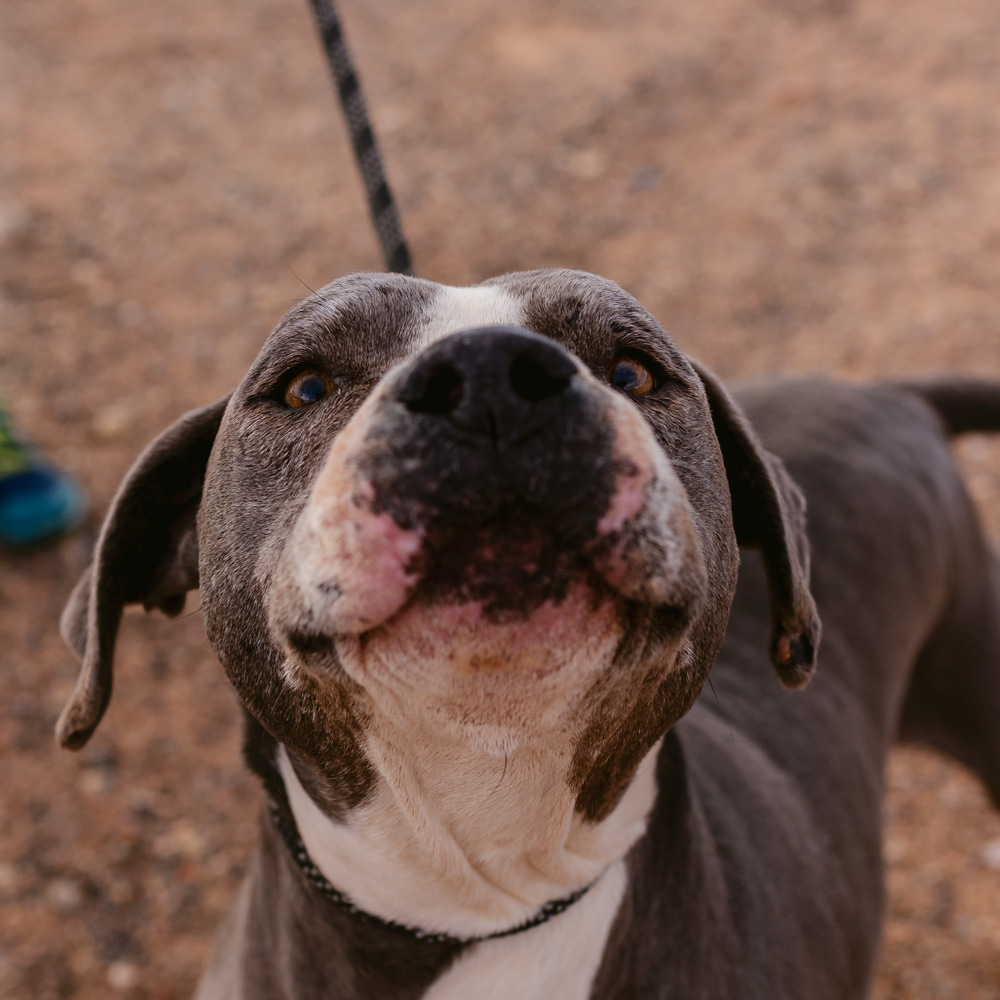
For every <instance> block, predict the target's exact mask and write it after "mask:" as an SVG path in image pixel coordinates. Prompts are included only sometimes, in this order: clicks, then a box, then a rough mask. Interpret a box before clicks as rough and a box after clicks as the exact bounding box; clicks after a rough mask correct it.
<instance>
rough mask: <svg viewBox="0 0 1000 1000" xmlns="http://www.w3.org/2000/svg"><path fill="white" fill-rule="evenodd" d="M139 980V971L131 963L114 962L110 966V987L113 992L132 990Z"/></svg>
mask: <svg viewBox="0 0 1000 1000" xmlns="http://www.w3.org/2000/svg"><path fill="white" fill-rule="evenodd" d="M138 979H139V970H138V969H137V968H136V967H135V965H133V964H132V963H131V962H112V963H111V964H110V965H109V966H108V985H109V986H110V987H111V988H112V989H113V990H130V989H131V988H132V987H133V986H135V984H136V982H138Z"/></svg>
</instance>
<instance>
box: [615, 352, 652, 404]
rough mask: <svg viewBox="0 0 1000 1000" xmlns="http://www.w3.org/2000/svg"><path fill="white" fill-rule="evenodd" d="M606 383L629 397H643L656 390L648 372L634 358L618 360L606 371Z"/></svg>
mask: <svg viewBox="0 0 1000 1000" xmlns="http://www.w3.org/2000/svg"><path fill="white" fill-rule="evenodd" d="M608 381H609V382H610V383H611V384H612V385H613V386H614V387H615V388H616V389H621V391H622V392H627V393H628V394H629V395H630V396H645V395H646V393H647V392H652V391H653V389H655V388H656V380H655V379H654V378H653V376H652V373H651V372H650V370H649V369H648V368H647V367H646V366H645V365H643V364H641V363H640V362H638V361H636V360H635V359H634V358H619V359H618V360H617V361H615V362H613V363H612V365H611V367H610V368H609V369H608Z"/></svg>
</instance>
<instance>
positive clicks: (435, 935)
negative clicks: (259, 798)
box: [268, 797, 596, 947]
mask: <svg viewBox="0 0 1000 1000" xmlns="http://www.w3.org/2000/svg"><path fill="white" fill-rule="evenodd" d="M268 807H269V809H270V811H271V819H272V820H273V821H274V825H275V826H276V827H277V828H278V832H279V833H280V834H281V837H282V840H284V842H285V845H286V846H287V847H288V850H289V852H290V853H291V855H292V857H293V858H294V859H295V863H296V864H297V865H298V866H299V870H300V871H301V872H302V874H303V875H305V877H306V879H307V880H308V881H309V882H310V883H311V884H312V886H313V887H314V888H315V889H318V890H319V891H320V892H321V893H322V894H323V895H324V896H325V897H326V898H327V899H328V900H330V902H331V903H333V904H335V905H336V906H338V907H339V908H340V909H341V910H343V911H344V912H345V913H349V914H350V915H351V916H352V917H354V918H355V919H357V920H360V921H362V922H363V923H366V924H368V925H369V926H373V927H379V928H381V929H383V930H389V931H394V932H395V933H397V934H406V935H407V936H408V937H411V938H413V939H414V940H417V941H424V942H426V943H428V944H449V945H454V946H456V947H457V946H459V945H462V946H467V945H470V944H478V943H479V942H480V941H495V940H496V939H497V938H505V937H510V936H511V935H513V934H520V933H521V932H522V931H527V930H530V929H531V928H532V927H537V926H538V925H539V924H544V923H546V922H547V921H549V920H551V919H552V918H553V917H557V916H558V915H559V914H560V913H563V912H565V911H566V910H568V909H569V908H570V907H571V906H572V905H573V904H574V903H575V902H576V901H577V900H578V899H581V898H582V897H583V896H585V895H586V894H587V892H588V891H589V890H590V889H591V888H592V887H593V885H594V883H595V882H596V879H595V880H594V882H590V883H588V884H587V885H585V886H583V887H582V888H580V889H577V890H576V891H575V892H571V893H570V894H569V895H568V896H563V897H562V899H553V900H550V901H549V902H548V903H545V905H544V906H542V908H541V909H540V910H539V911H538V912H537V913H536V914H535V915H534V916H533V917H529V918H528V919H527V920H525V921H524V922H523V923H520V924H518V925H517V926H516V927H509V928H507V930H503V931H494V932H493V933H492V934H482V935H480V936H479V937H469V938H460V937H455V936H454V935H452V934H445V933H439V932H435V931H427V930H423V929H422V928H420V927H410V926H409V925H407V924H400V923H397V922H396V921H395V920H383V919H382V917H377V916H376V915H375V914H374V913H369V912H368V911H367V910H362V909H361V907H359V906H357V905H355V904H354V903H352V902H351V900H350V899H348V897H347V896H345V895H344V894H343V893H342V892H341V891H340V890H339V889H337V888H335V887H334V886H333V885H332V884H331V883H330V881H329V880H328V879H327V877H326V876H325V875H324V874H323V873H322V872H321V871H320V870H319V869H318V868H317V867H316V864H315V862H314V861H313V859H312V858H311V857H309V852H308V851H307V850H306V845H305V844H304V843H303V842H302V837H301V836H299V831H298V830H297V829H296V827H295V819H294V817H293V818H292V819H291V821H289V819H288V818H286V817H285V815H284V814H283V813H282V811H281V809H280V808H279V806H278V805H277V803H276V802H275V801H274V799H273V798H270V797H269V798H268Z"/></svg>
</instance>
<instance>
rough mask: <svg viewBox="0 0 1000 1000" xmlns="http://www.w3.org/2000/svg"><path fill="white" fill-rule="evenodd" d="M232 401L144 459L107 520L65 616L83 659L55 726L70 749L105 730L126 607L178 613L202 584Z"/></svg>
mask: <svg viewBox="0 0 1000 1000" xmlns="http://www.w3.org/2000/svg"><path fill="white" fill-rule="evenodd" d="M227 402H228V397H226V398H225V399H221V400H219V401H218V402H217V403H213V404H211V405H210V406H205V407H203V408H202V409H200V410H192V411H191V412H190V413H187V414H185V415H184V416H183V417H181V418H180V420H178V421H177V423H175V424H174V425H173V426H172V427H170V428H168V429H167V430H166V431H164V432H163V433H162V434H161V435H160V436H159V437H158V438H156V440H155V441H153V442H152V444H150V445H149V446H148V447H147V448H146V450H145V451H144V452H143V453H142V454H141V455H140V456H139V458H138V459H137V460H136V462H135V464H134V465H133V466H132V468H131V469H130V470H129V472H128V474H127V475H126V476H125V479H124V480H123V482H122V484H121V486H119V487H118V492H117V494H115V498H114V500H112V502H111V508H110V510H109V511H108V515H107V517H106V518H105V520H104V526H103V527H102V528H101V534H100V537H99V538H98V540H97V546H96V548H95V550H94V555H93V559H92V560H91V563H90V566H88V567H87V569H86V571H85V572H84V574H83V576H82V577H81V578H80V581H79V582H78V583H77V585H76V587H75V588H74V590H73V593H72V595H71V596H70V599H69V602H68V603H67V605H66V609H65V610H64V611H63V615H62V622H61V627H62V635H63V638H64V639H65V640H66V643H67V645H69V646H70V648H71V649H73V650H74V652H76V654H77V655H78V656H79V657H80V658H81V659H82V661H83V662H82V664H81V666H80V676H79V677H78V679H77V682H76V688H75V690H74V691H73V695H72V697H71V698H70V700H69V704H68V705H67V706H66V707H65V708H64V709H63V712H62V715H61V716H60V717H59V722H58V723H57V724H56V737H57V739H58V740H59V742H60V743H61V744H62V745H63V746H64V747H68V748H69V749H71V750H77V749H79V748H80V747H82V746H83V745H84V744H85V743H86V742H87V740H88V739H90V735H91V733H93V731H94V730H95V729H96V728H97V724H98V722H100V721H101V716H102V715H103V714H104V710H105V709H106V708H107V706H108V701H109V700H110V698H111V661H112V657H113V656H114V649H115V639H116V637H117V635H118V625H119V623H120V622H121V617H122V611H123V609H124V607H125V605H126V604H134V603H137V602H141V603H142V604H143V605H144V606H145V608H146V610H147V611H149V610H152V609H153V608H160V609H161V610H162V611H164V612H165V613H166V614H168V615H177V614H180V612H181V610H182V609H183V607H184V598H185V594H186V593H187V591H189V590H193V589H194V588H195V587H197V586H198V536H197V533H196V530H195V516H196V515H197V513H198V504H199V503H200V501H201V491H202V484H203V482H204V479H205V468H206V465H207V464H208V456H209V453H210V452H211V450H212V445H213V443H214V442H215V435H216V433H217V431H218V429H219V423H220V421H221V420H222V414H223V411H224V410H225V408H226V403H227Z"/></svg>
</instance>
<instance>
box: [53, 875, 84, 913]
mask: <svg viewBox="0 0 1000 1000" xmlns="http://www.w3.org/2000/svg"><path fill="white" fill-rule="evenodd" d="M45 898H46V899H47V900H48V901H49V902H50V903H52V904H53V906H56V907H58V908H59V909H60V910H63V911H64V912H69V911H70V910H75V909H76V908H77V907H78V906H79V905H80V904H81V903H82V902H83V889H82V887H81V886H80V883H79V882H77V881H76V879H72V878H54V879H52V881H50V882H49V883H48V885H46V887H45Z"/></svg>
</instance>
